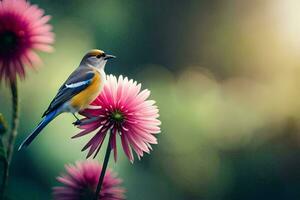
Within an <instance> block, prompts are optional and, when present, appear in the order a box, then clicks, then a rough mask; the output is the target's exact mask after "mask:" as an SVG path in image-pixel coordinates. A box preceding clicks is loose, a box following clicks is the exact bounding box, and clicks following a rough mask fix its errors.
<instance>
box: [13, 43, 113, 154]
mask: <svg viewBox="0 0 300 200" xmlns="http://www.w3.org/2000/svg"><path fill="white" fill-rule="evenodd" d="M112 58H116V57H115V56H113V55H109V54H106V53H105V52H104V51H102V50H99V49H92V50H90V51H88V52H87V53H86V54H85V55H84V57H83V58H82V60H81V62H80V64H79V66H78V67H77V68H76V69H75V70H74V71H73V72H72V73H71V75H70V76H69V77H68V78H67V80H66V81H65V82H64V83H63V85H62V86H61V87H60V88H59V90H58V92H57V94H56V96H55V97H54V98H53V100H52V101H51V103H50V105H49V106H48V109H47V110H46V111H45V112H44V114H43V115H42V120H41V122H40V123H39V124H38V125H37V126H36V128H35V129H34V130H33V131H32V132H31V133H30V134H29V135H28V136H27V138H26V139H25V140H24V141H23V142H22V143H21V145H20V146H19V149H18V150H19V151H20V150H21V149H23V148H25V147H27V146H28V145H30V144H31V143H32V141H33V140H34V139H35V138H36V136H38V134H39V133H41V131H42V130H43V129H44V128H45V127H46V126H47V125H48V124H49V123H50V122H51V121H52V120H53V119H54V118H56V117H57V116H58V115H60V114H61V113H71V114H73V116H74V117H75V118H76V119H77V121H76V122H74V124H75V125H76V124H78V123H80V120H79V119H78V117H77V116H76V114H75V113H78V112H80V111H82V110H84V109H85V108H87V107H89V104H90V103H92V102H93V101H94V100H95V99H96V98H97V96H98V95H99V94H100V93H101V91H102V89H103V87H104V83H105V80H106V75H105V71H104V68H105V65H106V63H107V61H108V60H110V59H112Z"/></svg>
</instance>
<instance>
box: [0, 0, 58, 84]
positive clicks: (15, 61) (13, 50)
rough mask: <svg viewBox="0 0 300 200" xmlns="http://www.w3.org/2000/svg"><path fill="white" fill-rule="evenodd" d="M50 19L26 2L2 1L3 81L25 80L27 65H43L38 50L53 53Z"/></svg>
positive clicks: (0, 51)
mask: <svg viewBox="0 0 300 200" xmlns="http://www.w3.org/2000/svg"><path fill="white" fill-rule="evenodd" d="M49 20H50V16H48V15H46V16H44V11H43V10H42V9H40V8H38V6H36V5H30V3H29V2H27V1H26V0H2V1H0V80H2V79H3V78H4V79H6V81H10V82H13V81H15V80H16V78H17V75H18V76H19V77H20V78H22V79H24V77H25V69H24V65H28V66H31V67H33V66H34V65H35V64H37V63H39V62H40V58H39V56H38V55H37V54H36V53H35V52H34V50H40V51H45V52H49V51H51V50H52V47H51V46H50V45H51V44H52V43H53V42H54V34H53V33H52V32H51V29H52V26H51V25H49V24H47V22H48V21H49Z"/></svg>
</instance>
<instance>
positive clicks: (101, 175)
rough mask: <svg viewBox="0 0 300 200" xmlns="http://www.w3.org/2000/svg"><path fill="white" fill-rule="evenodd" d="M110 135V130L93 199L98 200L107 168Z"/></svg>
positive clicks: (111, 134) (111, 135)
mask: <svg viewBox="0 0 300 200" xmlns="http://www.w3.org/2000/svg"><path fill="white" fill-rule="evenodd" d="M112 137H113V133H112V131H111V132H110V135H109V140H108V143H107V148H106V152H105V157H104V162H103V166H102V170H101V174H100V177H99V181H98V185H97V189H96V193H95V200H99V194H100V191H101V187H102V184H103V180H104V176H105V172H106V168H107V165H108V161H109V156H110V152H111V140H112ZM100 198H101V197H100Z"/></svg>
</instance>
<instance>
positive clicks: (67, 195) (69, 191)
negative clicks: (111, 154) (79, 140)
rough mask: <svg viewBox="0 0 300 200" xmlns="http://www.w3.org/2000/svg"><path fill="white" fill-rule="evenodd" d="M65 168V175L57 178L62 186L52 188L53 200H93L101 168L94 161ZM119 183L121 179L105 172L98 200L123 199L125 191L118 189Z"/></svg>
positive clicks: (77, 163) (109, 172) (109, 171)
mask: <svg viewBox="0 0 300 200" xmlns="http://www.w3.org/2000/svg"><path fill="white" fill-rule="evenodd" d="M65 168H66V171H67V174H63V175H61V176H59V177H57V180H58V181H59V182H61V183H62V184H63V185H64V186H59V187H54V188H53V196H54V200H82V199H94V196H95V190H96V187H97V183H98V177H99V175H100V173H101V170H102V166H101V165H100V164H98V163H97V162H95V161H82V162H76V164H75V165H67V166H66V167H65ZM121 183H122V180H121V179H119V178H116V175H115V174H114V173H113V172H112V171H111V170H107V171H106V174H105V176H104V180H103V185H102V189H101V191H100V195H99V199H101V200H122V199H125V196H124V193H125V190H124V189H123V188H122V187H120V184H121Z"/></svg>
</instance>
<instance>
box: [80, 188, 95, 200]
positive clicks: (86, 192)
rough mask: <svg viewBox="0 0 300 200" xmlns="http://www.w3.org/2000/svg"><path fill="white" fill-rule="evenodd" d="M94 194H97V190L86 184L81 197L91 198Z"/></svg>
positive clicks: (81, 198) (81, 199) (87, 199)
mask: <svg viewBox="0 0 300 200" xmlns="http://www.w3.org/2000/svg"><path fill="white" fill-rule="evenodd" d="M94 196H95V191H94V190H93V189H92V188H91V187H88V186H85V188H83V189H82V191H81V192H80V194H79V199H80V200H90V199H93V198H94Z"/></svg>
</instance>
